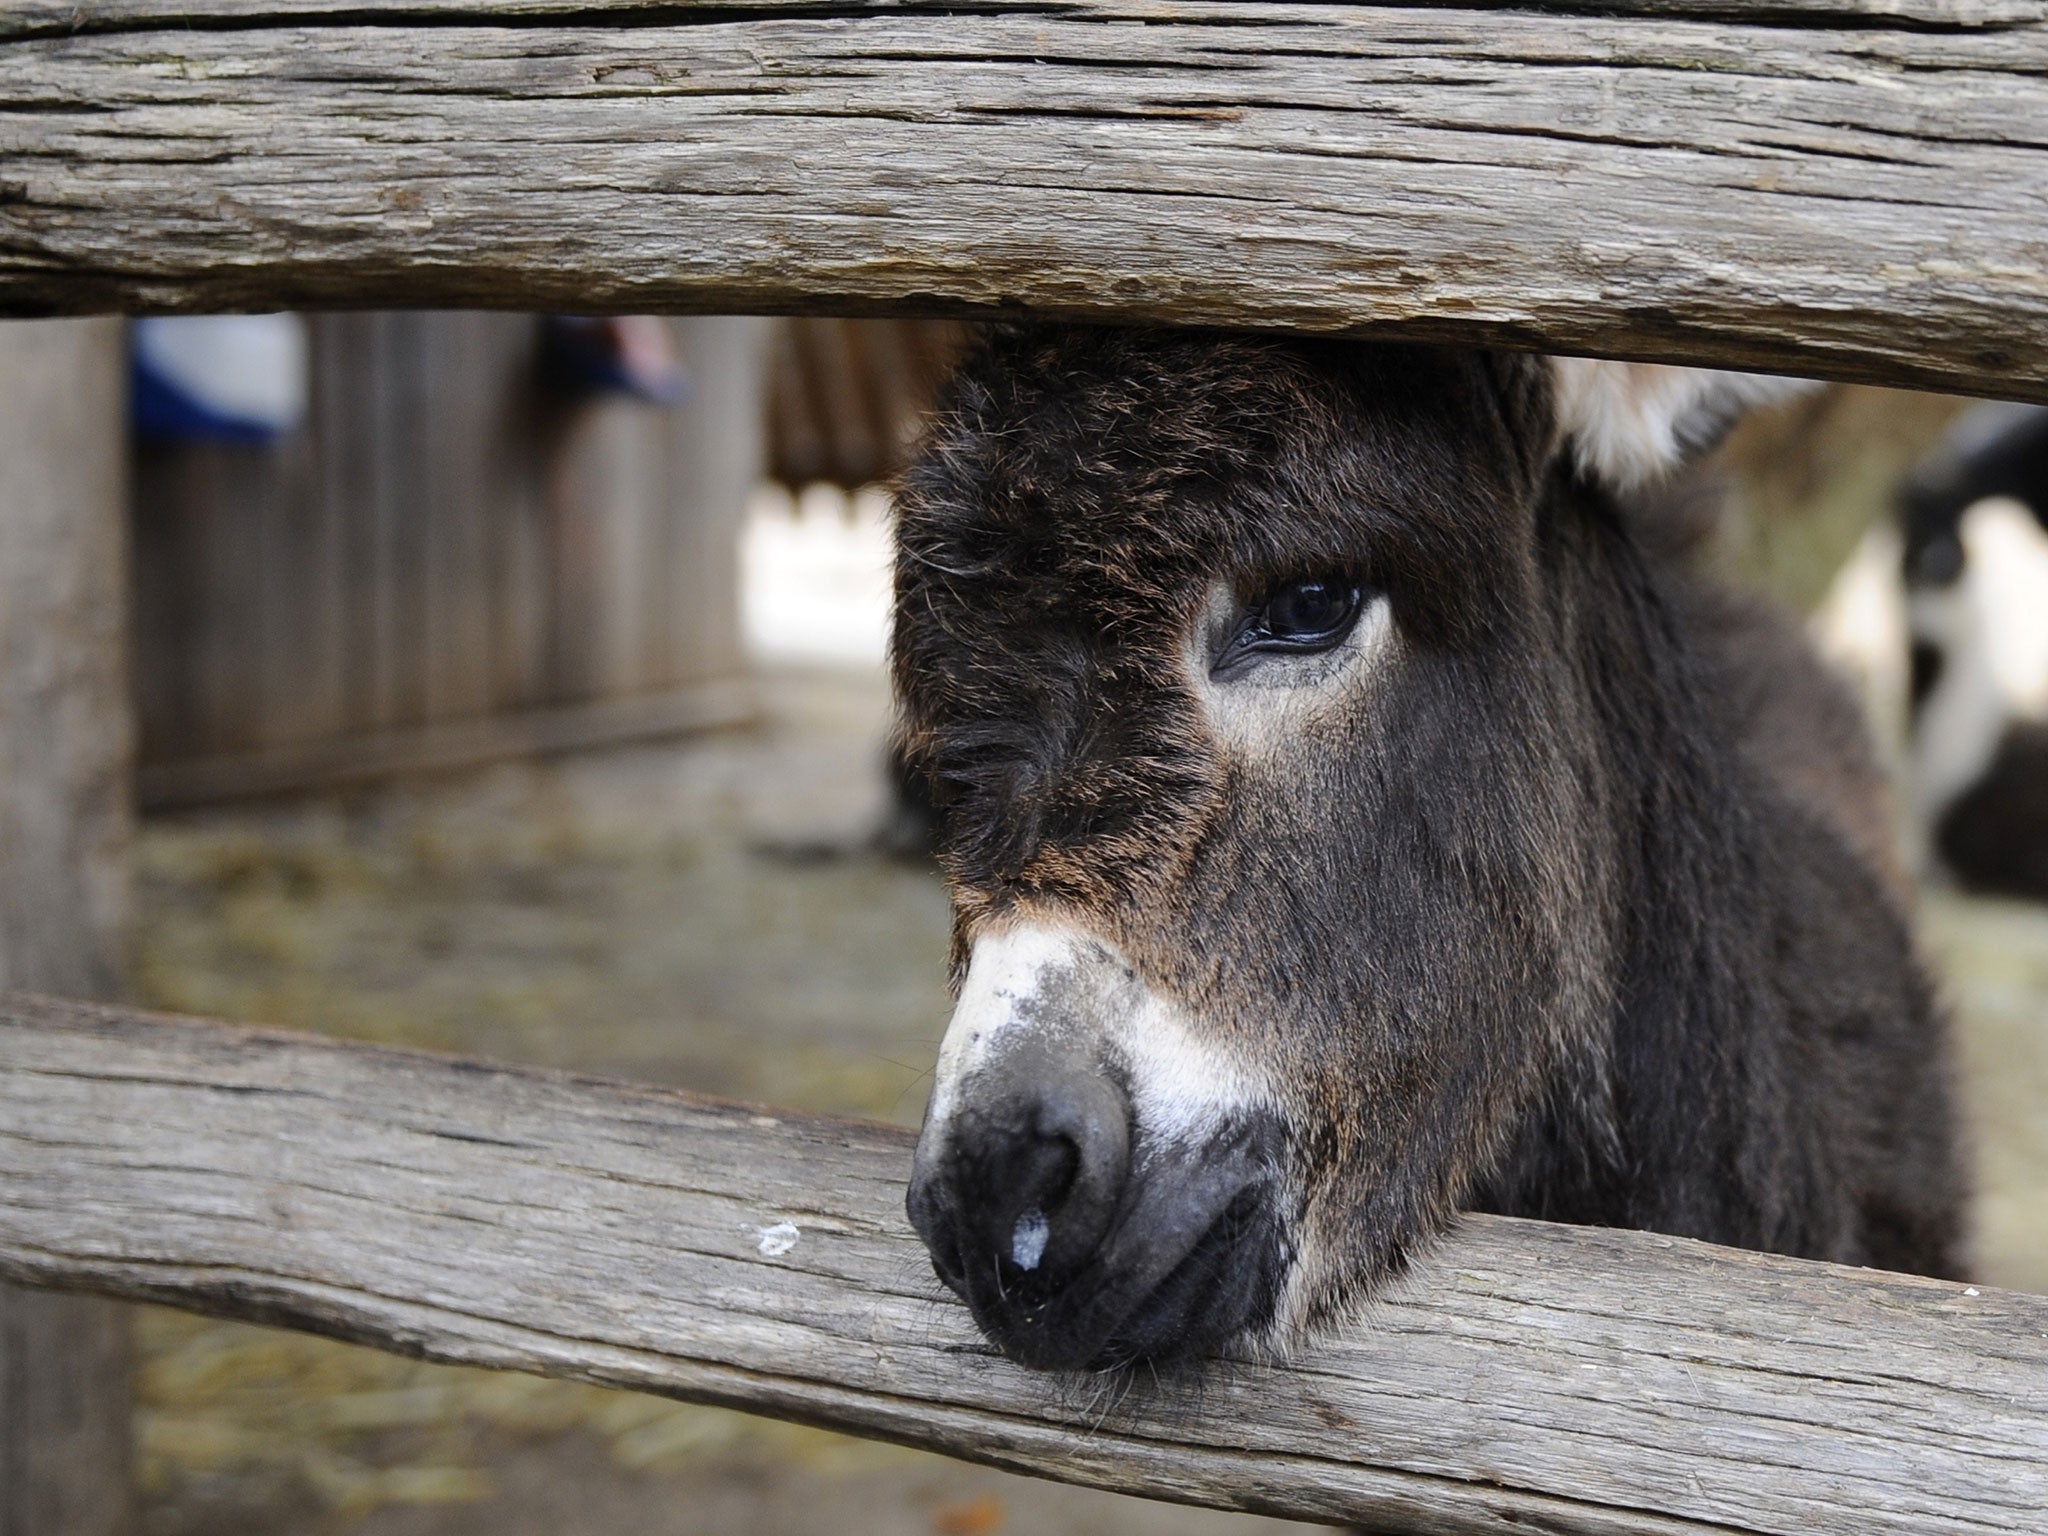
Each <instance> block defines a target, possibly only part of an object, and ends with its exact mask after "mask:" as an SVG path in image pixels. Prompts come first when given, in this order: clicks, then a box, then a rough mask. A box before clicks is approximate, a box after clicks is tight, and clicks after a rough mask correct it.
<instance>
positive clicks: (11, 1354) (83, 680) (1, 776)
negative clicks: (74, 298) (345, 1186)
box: [0, 320, 131, 1536]
mask: <svg viewBox="0 0 2048 1536" xmlns="http://www.w3.org/2000/svg"><path fill="white" fill-rule="evenodd" d="M125 405H126V384H125V376H124V365H123V357H122V342H121V325H120V322H119V321H108V320H91V321H41V322H9V323H4V324H0V874H4V879H0V985H5V986H9V987H33V988H35V989H37V990H39V991H45V992H58V993H64V994H67V995H71V996H91V997H106V996H111V995H112V994H113V993H114V992H115V990H116V989H117V987H118V984H119V981H120V977H121V973H122V968H123V966H122V961H123V948H124V943H125V936H126V929H127V917H128V864H127V855H128V839H129V826H130V820H131V811H130V799H131V797H130V786H129V719H128V717H129V710H128V690H127V659H126V656H125V655H124V651H123V632H124V609H125V605H126V586H127V583H126V568H127V552H126V545H125V539H124V534H123V527H124V518H125V514H126V506H125V499H126V473H125V465H126V462H127V458H126V448H125V441H124V439H125V429H126V420H125ZM127 1335H128V1318H127V1313H126V1310H125V1309H124V1308H121V1307H118V1306H115V1305H113V1304H110V1303H108V1302H104V1301H98V1300H94V1299H91V1298H87V1297H79V1296H68V1295H60V1294H56V1293H48V1292H30V1291H21V1290H15V1289H12V1288H8V1287H0V1536H113V1533H116V1532H121V1531H124V1530H126V1529H127V1527H128V1525H129V1523H130V1491H129V1490H130V1479H129V1475H128V1462H129V1418H130V1407H129V1395H128V1360H127Z"/></svg>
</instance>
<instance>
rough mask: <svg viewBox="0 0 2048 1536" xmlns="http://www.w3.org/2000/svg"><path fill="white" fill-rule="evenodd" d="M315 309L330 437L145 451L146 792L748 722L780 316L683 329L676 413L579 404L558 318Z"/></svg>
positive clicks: (142, 666)
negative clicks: (749, 655) (741, 677)
mask: <svg viewBox="0 0 2048 1536" xmlns="http://www.w3.org/2000/svg"><path fill="white" fill-rule="evenodd" d="M309 323H310V326H311V342H312V380H311V384H312V394H311V406H310V412H309V416H308V419H307V421H306V424H305V426H304V427H303V428H302V429H301V430H300V431H298V432H296V433H294V434H292V435H291V436H290V437H289V438H288V439H287V440H286V441H284V442H283V443H281V444H279V445H277V446H275V447H269V448H253V447H245V446H237V445H226V444H188V443H171V444H161V443H159V444H147V443H146V444H142V445H139V446H138V448H137V449H136V455H137V460H136V465H135V500H134V538H135V549H136V557H137V558H136V573H137V579H136V602H135V640H134V646H135V675H136V687H137V695H138V717H139V722H140V752H141V763H142V785H143V793H144V799H145V801H146V802H147V801H155V802H157V803H166V802H176V801H181V800H192V799H206V798H218V797H221V796H224V795H226V796H231V795H233V794H235V793H237V792H239V791H242V790H248V791H262V790H266V789H276V788H292V787H297V786H298V785H299V784H301V783H312V782H317V781H321V780H325V779H333V778H345V777H348V776H349V774H350V770H351V769H352V768H353V769H364V770H370V769H376V768H390V769H395V770H402V769H404V768H406V767H408V766H412V765H420V766H427V765H432V764H433V763H435V762H437V761H442V760H461V759H469V758H474V757H481V756H488V755H492V754H493V753H494V752H497V751H518V750H522V749H532V748H535V747H546V746H549V745H571V744H575V742H576V741H578V740H581V739H585V738H591V739H598V738H604V737H610V736H617V735H624V734H633V733H635V731H636V729H638V728H642V727H644V728H648V729H661V728H664V727H669V726H674V725H686V724H689V723H692V722H695V721H698V720H700V719H701V720H709V719H713V718H719V717H723V716H726V715H729V714H731V713H732V712H733V711H734V708H735V707H736V706H735V703H734V699H735V697H736V696H735V695H734V693H733V684H734V682H735V680H736V679H737V677H738V674H739V672H740V670H741V666H742V656H741V640H740V614H739V596H738V589H737V583H738V538H739V529H740V520H741V515H742V512H743V510H744V507H745V503H746V499H747V495H748V492H749V491H750V489H751V488H752V486H753V485H754V483H755V482H756V480H757V479H758V478H759V476H760V474H761V473H762V470H763V467H764V455H765V451H766V443H765V419H764V410H763V400H764V393H765V384H766V380H765V376H764V371H765V367H766V359H767V349H768V341H769V332H770V322H767V321H761V320H749V319H726V318H717V319H692V320H679V321H675V322H673V323H674V325H675V326H676V330H677V338H678V341H679V344H680V347H681V350H682V352H683V354H684V358H685V361H686V363H687V365H688V367H689V371H690V375H691V380H692V387H691V390H690V393H689V395H688V396H687V397H686V399H685V400H684V402H683V403H682V404H681V405H680V406H678V407H676V408H673V409H664V408H660V407H655V406H649V405H645V404H642V403H638V402H635V401H631V400H626V399H621V398H616V397H606V398H599V399H594V400H592V399H586V400H582V401H572V400H567V399H564V398H561V397H559V396H556V395H554V394H552V393H551V392H550V391H549V390H548V389H547V388H546V386H545V385H544V384H543V382H542V380H541V378H540V375H539V372H538V365H537V360H538V356H539V344H538V342H539V335H538V323H537V322H536V320H535V319H534V318H533V317H531V316H525V315H505V314H488V313H380V314H335V315H321V316H317V317H314V318H312V319H311V320H310V322H309ZM721 689H723V692H721V691H720V690H721ZM693 700H694V701H695V702H694V704H693V703H692V701H693ZM636 701H639V702H640V703H641V704H642V705H644V706H645V707H644V708H641V709H640V711H639V713H638V715H636V712H635V703H636ZM522 720H525V721H527V722H529V723H530V722H533V721H541V722H544V728H541V729H529V730H524V731H522V730H521V729H520V728H519V723H520V722H521V721H522ZM493 722H495V723H496V727H497V728H496V729H495V730H491V731H486V730H482V729H481V728H482V727H483V726H485V725H488V724H490V723H493Z"/></svg>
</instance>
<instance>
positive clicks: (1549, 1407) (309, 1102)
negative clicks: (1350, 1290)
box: [0, 995, 2048, 1536]
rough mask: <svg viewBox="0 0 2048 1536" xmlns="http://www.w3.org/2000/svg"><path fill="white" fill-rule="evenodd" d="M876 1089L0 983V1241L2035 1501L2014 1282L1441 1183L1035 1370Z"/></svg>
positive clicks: (793, 1389)
mask: <svg viewBox="0 0 2048 1536" xmlns="http://www.w3.org/2000/svg"><path fill="white" fill-rule="evenodd" d="M909 1163H910V1140H909V1138H908V1136H907V1135H906V1134H905V1133H904V1132H902V1131H900V1130H896V1129H892V1128H889V1127H884V1126H877V1125H868V1124H860V1123H855V1122H850V1121H841V1120H831V1119H821V1118H814V1117H806V1116H796V1115H787V1114H782V1113H780V1112H775V1111H767V1110H762V1109H759V1108H755V1107H751V1106H746V1105H737V1104H729V1103H721V1102H717V1101H713V1100H708V1099H703V1098H698V1097H694V1096H691V1095H688V1094H684V1093H680V1092H673V1091H666V1090H661V1089H655V1088H647V1087H638V1086H632V1085H627V1084H618V1083H609V1082H601V1081H597V1080H593V1079H587V1078H578V1077H571V1076H566V1075H562V1074H558V1073H547V1072H538V1071H529V1070H523V1069H517V1068H509V1067H499V1066H492V1065H484V1064H479V1063H476V1062H470V1061H462V1060H455V1059H450V1058H444V1057H436V1056H430V1055H425V1054H419V1053H412V1052H405V1051H396V1050H389V1049H385V1048H381V1047H373V1046H364V1045H353V1044H343V1043H337V1042H331V1041H325V1040H316V1039H311V1038H306V1037H302V1036H294V1035H286V1034H280V1033H274V1032H267V1031H258V1030H251V1029H245V1028H239V1027H235V1026H231V1025H225V1024H215V1023H207V1022H202V1021H197V1020H188V1019H172V1018H164V1017H158V1016H151V1015H146V1014H140V1013H135V1012H130V1011H122V1010H117V1009H108V1008H99V1007H92V1006H87V1005H83V1004H76V1003H69V1002H57V1001H52V1000H48V999H42V998H34V997H27V996H20V995H15V996H7V997H0V1278H4V1279H8V1280H13V1281H17V1282H21V1283H25V1284H29V1285H36V1286H50V1287H59V1288H65V1289H76V1290H86V1291H95V1292H100V1293H103V1294H107V1295H113V1296H121V1297H129V1298H134V1299H139V1300H150V1301H159V1302H166V1303H169V1304H171V1305H174V1306H180V1307H185V1308H189V1309H193V1310H196V1311H202V1312H209V1313H214V1314H217V1315H221V1316H228V1317H241V1318H250V1319H254V1320H257V1321H261V1322H267V1323H272V1324H277V1325H280V1326H284V1327H291V1328H302V1329H308V1330H312V1331H315V1332H319V1333H325V1334H332V1335H335V1336H338V1337H341V1338H345V1339H352V1340H355V1341H357V1342H360V1343H364V1344H370V1345H374V1346H376V1347H378V1348H382V1349H389V1350H395V1351H399V1352H402V1353H406V1354H411V1355H418V1356H424V1357H427V1358H430V1359H435V1360H444V1361H451V1362H459V1363H463V1364H469V1365H483V1366H493V1367H499V1368H504V1369H512V1370H524V1371H534V1372H539V1373H541V1374H544V1375H550V1376H565V1377H572V1378H575V1379H578V1380H582V1381H590V1382H597V1383H601V1384H605V1385H609V1386H618V1387H628V1388H633V1389H636V1390H640V1391H648V1392H658V1393H663V1394H666V1395H669V1396H672V1397H679V1398H685V1399H689V1400H692V1401H698V1402H707V1403H717V1404H724V1405H727V1406H731V1407H735V1408H742V1409H747V1410H749V1411H752V1412H757V1413H766V1414H773V1415H777V1416H780V1417H785V1418H792V1419H800V1420H804V1421H806V1422H809V1423H814V1424H820V1425H825V1426H829V1427H832V1428H836V1429H842V1430H847V1431H850V1432H852V1433H855V1434H861V1435H869V1436H875V1437H880V1438H884V1439H889V1440H895V1441H900V1442H902V1443H905V1444H909V1445H916V1446H923V1447H927V1448H930V1449H933V1450H938V1451H943V1452H947V1453H949V1454H952V1455H956V1456H962V1457H968V1458H971V1459H973V1460H977V1461H983V1462H988V1463H991V1464H993V1465H997V1466H1003V1467H1009V1468H1012V1469H1016V1470H1020V1471H1024V1472H1030V1473H1035V1474H1038V1475H1040V1476H1044V1477H1050V1478H1057V1479H1059V1480H1061V1481H1064V1482H1072V1483H1081V1484H1087V1485H1091V1486H1094V1487H1099V1488H1109V1489H1116V1490H1119V1491H1122V1492H1127V1493H1136V1494H1143V1495H1148V1496H1151V1497H1154V1498H1162V1499H1173V1500H1179V1501H1182V1502H1186V1503H1192V1504H1206V1505H1212V1506H1215V1507H1218V1508H1227V1509H1244V1510H1253V1511H1258V1512H1262V1513H1267V1514H1278V1515H1286V1516H1293V1517H1296V1518H1301V1519H1318V1520H1330V1521H1340V1522H1348V1523H1351V1524H1353V1525H1356V1526H1359V1527H1362V1528H1364V1529H1366V1530H1369V1531H1381V1532H1390V1533H1392V1532H1400V1533H1422V1532H1428V1533H1466V1532H1470V1533H1488V1536H1500V1533H1506V1532H1515V1533H1521V1536H1526V1533H1527V1532H1530V1531H1543V1532H1570V1533H1589V1536H1590V1533H1601V1536H1607V1533H1622V1532H1629V1533H1657V1536H1667V1533H1669V1536H1675V1533H1680V1532H1686V1533H1697V1536H1704V1533H1708V1532H1712V1533H1717V1536H1728V1533H1749V1532H1756V1533H1765V1532H1769V1533H1790V1532H1801V1533H1813V1532H1819V1533H1840V1536H1886V1533H1906V1532H1912V1533H1921V1532H1971V1533H1984V1536H1990V1533H1998V1536H2009V1533H2013V1532H2022V1531H2036V1530H2042V1529H2044V1523H2048V1516H2044V1513H2043V1512H2044V1511H2048V1297H2036V1296H2025V1295H2018V1294H2013V1293H2008V1292H2001V1291H1996V1290H1992V1289H1989V1288H1983V1287H1970V1286H1963V1285H1958V1284H1954V1283H1949V1282H1938V1281H1931V1280H1922V1279H1915V1278H1911V1277H1906V1276H1899V1275H1890V1274H1883V1273H1879V1272H1876V1271H1869V1270H1856V1269H1845V1268H1841V1267H1837V1266H1830V1265H1820V1264H1811V1263H1803V1262H1800V1261H1797V1260H1791V1259H1782V1258H1775V1257H1770V1256H1765V1255H1759V1254H1749V1253H1740V1252H1735V1251H1732V1250H1728V1249H1721V1248H1715V1247H1711V1246H1709V1245H1706V1244H1702V1243H1695V1242H1689V1241H1685V1240H1682V1239H1676V1238H1666V1237H1659V1236H1653V1235H1648V1234H1643V1233H1631V1232H1611V1231H1600V1230H1590V1229H1577V1228H1566V1227H1558V1226H1550V1225H1547V1224H1543V1223H1537V1222H1525V1221H1509V1220H1504V1219H1498V1218H1479V1217H1474V1218H1470V1219H1468V1220H1466V1221H1465V1222H1464V1223H1463V1224H1462V1225H1461V1226H1460V1228H1459V1229H1458V1230H1457V1231H1456V1232H1455V1233H1453V1234H1452V1235H1451V1236H1450V1237H1448V1238H1447V1239H1445V1240H1444V1241H1443V1242H1442V1243H1440V1244H1438V1245H1437V1246H1436V1248H1435V1249H1434V1250H1433V1251H1432V1252H1431V1253H1430V1254H1429V1255H1428V1256H1427V1257H1426V1258H1425V1259H1424V1260H1423V1261H1421V1262H1419V1263H1418V1264H1417V1266H1416V1267H1415V1269H1414V1271H1413V1272H1412V1273H1411V1274H1410V1275H1409V1276H1407V1277H1406V1278H1405V1279H1404V1280H1402V1281H1401V1282H1399V1283H1398V1284H1397V1285H1396V1286H1395V1287H1394V1288H1393V1289H1392V1290H1390V1291H1389V1292H1388V1293H1387V1294H1386V1295H1385V1296H1384V1297H1383V1298H1382V1299H1380V1300H1379V1301H1377V1302H1375V1303H1374V1304H1373V1305H1372V1307H1371V1308H1370V1309H1369V1311H1368V1312H1367V1313H1366V1315H1365V1316H1363V1317H1362V1318H1361V1319H1359V1320H1358V1322H1356V1323H1355V1324H1354V1325H1352V1326H1350V1327H1349V1328H1346V1329H1344V1330H1342V1331H1341V1333H1340V1334H1339V1335H1338V1336H1335V1337H1331V1338H1328V1339H1325V1340H1322V1341H1319V1342H1317V1343H1315V1344H1314V1345H1313V1346H1312V1347H1310V1348H1306V1349H1303V1350H1301V1351H1300V1352H1299V1353H1298V1354H1297V1355H1296V1356H1295V1357H1294V1358H1293V1359H1292V1360H1291V1361H1289V1362H1287V1363H1284V1364H1262V1363H1257V1362H1252V1361H1245V1360H1232V1361H1221V1362H1213V1363H1211V1364H1209V1365H1208V1366H1205V1367H1204V1368H1202V1369H1201V1370H1200V1371H1199V1372H1197V1373H1193V1374H1192V1375H1190V1376H1188V1377H1184V1378H1172V1377H1169V1378H1168V1379H1165V1380H1155V1379H1153V1378H1152V1377H1151V1376H1150V1375H1139V1376H1137V1377H1135V1378H1124V1379H1103V1378H1077V1379H1067V1380H1057V1379H1052V1378H1047V1377H1042V1376H1038V1375H1034V1374H1032V1373H1030V1372H1027V1371H1024V1370H1021V1369H1019V1368H1017V1367H1015V1366H1012V1365H1011V1364H1009V1363H1008V1362H1006V1361H1004V1360H1003V1359H1001V1358H1000V1357H999V1356H997V1355H996V1354H995V1353H994V1352H993V1351H992V1350H991V1349H990V1348H989V1347H988V1346H987V1345H986V1344H984V1343H983V1342H982V1341H981V1339H980V1338H979V1336H978V1335H977V1334H976V1333H975V1331H974V1329H973V1327H972V1325H971V1324H970V1322H969V1321H968V1319H967V1316H966V1313H965V1311H964V1309H963V1308H961V1307H960V1306H958V1305H957V1304H955V1303H954V1302H952V1301H951V1300H950V1299H949V1298H947V1297H946V1296H945V1295H944V1294H943V1293H942V1292H941V1291H940V1290H939V1288H938V1286H937V1284H936V1282H934V1281H933V1280H932V1279H931V1271H930V1268H929V1266H928V1264H927V1263H926V1261H925V1257H924V1253H923V1250H922V1249H921V1248H920V1247H919V1245H918V1242H917V1239H916V1237H915V1236H914V1235H913V1234H912V1233H911V1231H910V1229H909V1226H908V1223H907V1222H906V1221H905V1219H904V1216H903V1185H904V1179H905V1176H906V1174H907V1171H908V1168H909Z"/></svg>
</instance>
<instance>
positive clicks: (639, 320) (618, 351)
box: [541, 315, 690, 405]
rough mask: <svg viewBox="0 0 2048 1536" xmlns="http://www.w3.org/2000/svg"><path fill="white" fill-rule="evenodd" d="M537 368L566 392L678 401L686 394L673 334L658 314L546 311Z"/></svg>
mask: <svg viewBox="0 0 2048 1536" xmlns="http://www.w3.org/2000/svg"><path fill="white" fill-rule="evenodd" d="M541 366H542V368H543V370H544V372H545V374H546V377H547V379H548V382H549V383H550V384H551V385H553V386H554V388H555V389H557V390H558V391H560V392H561V393H563V394H567V395H589V394H620V395H628V396H631V397H632V398H633V399H635V400H644V401H646V402H647V403H648V404H650V405H677V404H680V403H681V402H682V401H683V400H684V399H686V398H687V397H688V395H689V393H690V375H689V370H688V369H686V368H685V367H684V366H683V359H682V354H681V353H680V352H678V351H677V350H676V340H675V333H674V332H673V331H671V330H670V329H669V325H668V322H667V321H666V320H663V319H662V318H661V317H660V316H659V315H609V316H604V317H592V316H586V315H549V316H548V317H547V321H546V325H545V329H544V332H543V337H542V346H541Z"/></svg>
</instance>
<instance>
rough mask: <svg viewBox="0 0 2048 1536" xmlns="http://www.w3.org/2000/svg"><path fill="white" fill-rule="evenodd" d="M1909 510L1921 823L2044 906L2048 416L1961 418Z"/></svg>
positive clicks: (1970, 874)
mask: <svg viewBox="0 0 2048 1536" xmlns="http://www.w3.org/2000/svg"><path fill="white" fill-rule="evenodd" d="M1898 499H1899V511H1900V521H1901V524H1902V527H1903V529H1904V533H1905V581H1906V622H1907V626H1908V631H1909V635H1910V641H1911V646H1912V663H1911V679H1912V682H1911V695H1912V699H1911V713H1910V724H1909V728H1908V729H1909V752H1908V760H1907V765H1906V766H1907V772H1908V774H1909V776H1910V779H1911V784H1912V792H1913V798H1914V809H1915V812H1916V815H1917V819H1918V823H1919V825H1920V827H1921V828H1922V829H1923V830H1924V831H1925V833H1926V835H1927V839H1928V843H1929V851H1930V852H1931V853H1932V854H1933V856H1934V859H1935V860H1936V861H1937V867H1939V868H1941V869H1943V870H1945V871H1946V872H1947V873H1948V874H1949V875H1951V876H1953V877H1954V878H1955V879H1956V880H1957V881H1958V882H1960V883H1961V884H1963V885H1965V886H1969V887H1972V888H1975V889H1979V890H1987V891H1997V892H2002V893H2005V894H2009V895H2021V896H2031V897H2035V898H2037V899H2038V898H2044V897H2048V408H2043V407H2041V406H2032V405H1986V406H1979V407H1977V408H1975V409H1973V410H1971V411H1969V412H1967V413H1965V414H1964V415H1963V416H1962V417H1961V418H1959V419H1958V421H1957V422H1956V424H1955V426H1954V428H1953V429H1952V430H1951V431H1950V432H1949V434H1948V435H1947V437H1946V438H1944V440H1943V441H1942V443H1941V444H1940V445H1939V446H1938V447H1937V448H1936V449H1935V451H1934V452H1933V453H1931V454H1929V455H1928V457H1927V458H1926V459H1925V460H1923V461H1922V462H1921V463H1919V464H1917V465H1916V466H1914V468H1913V470H1912V472H1911V473H1910V474H1908V475H1907V477H1906V478H1905V480H1904V482H1903V483H1902V484H1901V486H1900V489H1899V497H1898Z"/></svg>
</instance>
